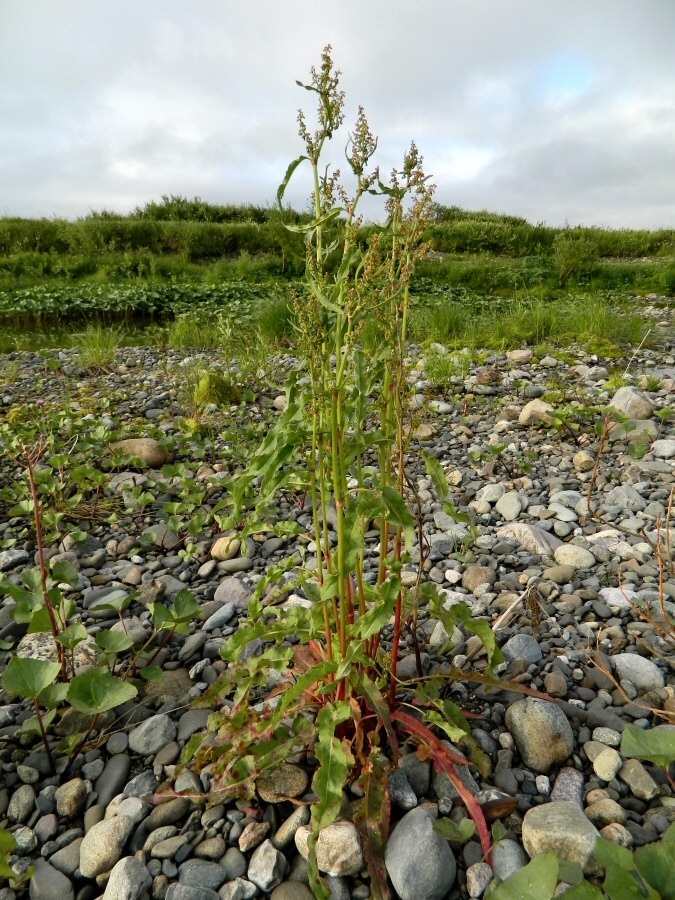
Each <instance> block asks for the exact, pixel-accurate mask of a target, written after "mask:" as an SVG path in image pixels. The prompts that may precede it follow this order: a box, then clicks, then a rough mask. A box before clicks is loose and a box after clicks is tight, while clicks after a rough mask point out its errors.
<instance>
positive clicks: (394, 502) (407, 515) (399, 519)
mask: <svg viewBox="0 0 675 900" xmlns="http://www.w3.org/2000/svg"><path fill="white" fill-rule="evenodd" d="M382 500H383V501H384V505H385V506H386V507H387V513H388V516H387V518H388V519H389V521H390V522H393V523H394V524H395V525H400V526H401V528H402V529H403V533H404V534H405V546H406V550H411V549H412V545H413V543H414V541H415V527H414V526H415V522H414V519H413V517H412V514H411V512H410V510H409V509H408V507H407V506H406V505H405V501H404V499H403V497H402V496H401V495H400V494H399V492H398V491H397V490H395V489H394V488H392V487H388V486H385V487H383V488H382Z"/></svg>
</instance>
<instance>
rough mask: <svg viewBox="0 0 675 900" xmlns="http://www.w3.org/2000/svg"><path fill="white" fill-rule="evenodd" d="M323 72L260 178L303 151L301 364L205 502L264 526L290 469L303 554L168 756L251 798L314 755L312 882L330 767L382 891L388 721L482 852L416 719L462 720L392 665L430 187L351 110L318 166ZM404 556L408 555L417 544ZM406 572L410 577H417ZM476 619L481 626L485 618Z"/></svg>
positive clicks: (450, 723)
mask: <svg viewBox="0 0 675 900" xmlns="http://www.w3.org/2000/svg"><path fill="white" fill-rule="evenodd" d="M339 74H340V73H339V72H338V71H336V70H335V69H334V67H333V63H332V59H331V53H330V47H326V49H325V50H324V52H323V55H322V59H321V66H320V68H319V69H318V70H316V69H314V68H313V69H312V70H311V80H310V83H309V84H301V83H300V82H298V84H300V86H301V87H302V88H304V89H305V90H307V91H309V92H310V93H312V94H314V95H315V97H316V98H317V101H318V103H317V126H316V129H315V130H314V131H311V130H310V128H309V126H308V125H307V120H306V117H305V114H304V113H303V112H302V111H301V112H300V113H299V114H298V123H299V133H300V137H301V139H302V141H303V143H304V146H305V152H304V153H303V154H302V155H301V156H299V157H298V158H297V159H295V160H294V161H293V162H292V163H291V164H290V166H289V167H288V170H287V172H286V176H285V178H284V181H283V183H282V184H281V186H280V188H279V191H278V200H279V203H280V204H281V203H282V201H283V197H284V194H285V191H286V188H287V186H288V184H289V182H290V180H291V179H292V178H293V176H294V175H295V173H296V171H297V170H298V168H299V167H300V166H302V165H308V166H309V167H310V169H311V173H312V179H313V194H312V208H313V215H312V220H311V221H309V222H307V223H305V224H301V225H296V226H293V227H294V228H295V229H297V230H298V231H301V232H302V233H303V235H304V238H305V243H306V290H305V291H304V292H303V293H302V295H300V294H299V295H298V296H297V297H296V298H295V313H296V319H297V322H298V352H299V355H300V358H301V360H302V366H301V368H300V370H299V374H301V375H303V374H304V373H305V372H306V374H307V377H303V378H299V377H298V373H297V372H296V373H293V374H292V375H291V377H290V378H289V382H288V385H287V399H288V403H287V408H286V410H285V411H284V412H283V414H282V415H281V416H280V417H279V419H278V420H277V422H276V424H275V426H274V427H273V428H272V429H271V430H270V432H269V433H268V435H267V436H266V438H265V440H264V441H263V443H262V445H261V447H260V448H259V450H258V452H257V453H256V454H255V455H254V458H253V459H252V460H251V462H250V464H249V466H248V469H247V470H246V471H245V472H244V473H243V474H239V475H237V476H236V477H235V478H233V479H232V482H231V485H230V491H231V497H230V500H229V501H228V502H224V503H223V504H221V507H222V508H221V509H219V510H217V514H218V516H219V521H220V524H221V526H222V527H228V528H229V527H234V526H236V527H237V528H239V529H240V531H241V533H242V536H246V535H248V534H250V533H253V532H256V531H263V530H266V529H267V530H273V531H276V533H288V532H289V531H290V530H291V528H292V525H293V524H294V523H284V522H276V524H270V522H272V521H273V517H270V507H271V504H273V502H274V500H275V498H276V496H277V495H278V494H279V493H280V492H284V491H285V492H292V491H293V490H297V488H298V486H301V490H306V491H307V492H308V495H309V497H310V499H311V507H312V510H311V512H312V523H313V539H314V540H313V543H314V545H315V547H316V561H315V562H313V561H311V560H308V561H306V562H301V561H300V559H299V557H296V558H294V559H290V560H289V561H288V562H287V563H286V564H285V565H280V566H277V567H274V568H273V569H272V570H271V571H269V572H268V573H267V575H266V576H265V577H264V578H263V579H262V580H261V581H260V583H259V584H258V586H257V589H256V592H255V594H254V595H253V597H252V599H251V602H250V605H249V613H250V619H249V620H248V621H247V623H246V624H244V625H242V626H241V627H240V628H239V629H238V630H237V632H236V633H235V634H234V635H233V636H232V637H231V638H230V640H229V641H228V643H227V644H226V645H225V647H224V648H223V658H224V659H225V660H227V661H228V662H230V666H229V668H228V669H227V670H226V671H225V673H224V674H223V676H222V677H221V679H220V680H219V681H218V682H217V683H216V684H215V685H214V686H213V688H212V689H211V691H210V692H209V694H208V696H207V698H206V702H207V703H209V704H214V703H218V702H219V701H220V702H221V703H222V701H224V700H225V699H226V698H228V700H227V704H226V705H224V706H223V711H222V712H220V713H217V714H215V715H213V716H212V717H211V720H210V729H211V732H212V733H211V734H210V735H209V736H208V738H207V739H204V738H203V737H199V736H196V737H195V738H194V739H193V740H192V741H191V742H190V743H189V744H188V746H187V747H186V750H185V753H184V760H185V761H188V760H190V759H192V758H193V757H194V758H195V760H196V763H197V765H198V766H200V767H201V768H206V769H208V771H209V772H210V775H211V785H212V790H213V792H214V794H215V795H216V796H217V797H218V799H219V800H222V799H224V798H227V797H228V796H245V797H248V798H251V797H253V796H254V794H255V781H256V778H257V777H258V776H259V775H260V774H261V773H263V772H264V771H265V770H268V769H271V768H274V767H275V766H277V765H279V764H280V763H281V762H283V761H284V760H288V759H289V758H294V759H297V758H301V759H303V758H305V757H304V756H303V754H306V753H307V752H311V753H313V754H314V757H315V759H316V762H317V764H318V765H317V767H316V771H315V774H314V779H313V783H312V787H313V791H314V793H315V794H316V798H317V799H316V802H314V803H313V804H312V815H311V824H312V834H311V836H310V839H309V871H310V878H311V882H312V886H313V889H314V891H315V894H316V896H318V897H327V896H329V892H328V891H327V889H326V887H325V886H324V885H323V883H322V882H321V879H320V876H319V872H318V868H317V864H316V840H317V837H318V835H319V833H320V831H321V829H323V828H324V827H326V826H327V825H329V824H330V823H331V822H333V821H334V820H335V819H336V818H337V817H338V815H339V814H340V809H341V805H342V792H343V788H344V787H345V785H346V783H347V782H348V781H350V780H353V779H354V778H357V777H358V778H359V784H360V786H361V789H362V791H363V796H364V799H363V802H362V803H361V806H360V808H359V810H358V812H357V813H356V816H355V822H356V824H357V826H358V827H359V829H360V831H361V834H362V837H363V845H364V853H365V856H366V860H367V863H368V867H369V871H370V875H371V882H372V890H373V896H374V897H388V896H389V888H388V886H387V878H386V873H385V870H384V863H383V858H384V847H385V844H386V840H387V834H388V827H389V810H390V803H389V794H388V781H387V777H388V772H389V770H390V768H391V767H395V766H396V764H397V760H398V756H399V735H404V736H405V737H407V738H410V739H413V740H414V741H415V742H416V743H417V744H419V745H420V748H421V749H420V750H419V751H418V752H420V753H421V754H422V755H423V756H424V757H425V758H428V757H432V758H433V759H434V762H435V765H436V768H437V769H438V770H442V771H445V772H447V774H448V775H449V777H450V778H451V779H452V781H453V783H454V784H455V786H456V787H457V789H458V791H459V793H460V796H461V797H462V800H463V802H464V803H465V805H466V807H467V809H468V810H469V812H470V814H471V816H472V818H473V819H474V822H475V824H476V826H477V828H478V831H479V835H480V838H481V842H482V844H483V848H484V852H485V853H486V854H487V853H488V852H489V846H490V841H489V835H488V831H487V827H486V824H485V820H484V818H483V815H482V812H481V810H480V807H479V806H478V804H477V802H476V801H475V799H474V798H473V797H472V795H471V794H470V793H469V792H468V791H467V789H466V788H465V787H464V785H463V783H462V781H461V780H460V778H459V776H458V773H457V770H456V768H455V765H456V764H463V765H466V764H468V763H469V760H467V759H466V758H465V757H463V756H461V755H460V754H459V753H458V752H455V751H453V750H451V749H450V748H449V747H448V746H447V745H446V744H445V743H443V742H442V741H441V740H440V739H439V738H438V736H437V735H436V734H435V733H434V732H433V731H432V730H431V728H430V727H429V724H427V722H428V723H433V724H434V725H438V726H439V727H440V728H441V730H442V731H443V732H444V734H445V736H446V737H450V739H451V740H460V739H466V740H469V741H470V729H469V727H468V725H467V723H466V720H465V719H464V717H463V716H462V715H461V713H460V711H459V710H458V709H457V708H456V707H455V706H454V705H453V704H452V703H450V702H449V701H448V700H446V699H442V698H441V694H440V691H439V690H438V689H436V690H434V689H433V687H429V686H428V685H427V686H425V688H424V690H423V692H422V695H420V697H419V698H418V699H417V700H416V701H415V702H414V704H413V703H412V702H411V701H409V702H408V706H409V708H408V709H405V708H404V706H405V704H404V703H403V702H402V696H401V692H400V691H399V687H400V684H399V679H398V677H397V657H398V650H399V642H400V638H401V632H402V629H403V626H404V622H405V621H406V619H407V618H408V616H409V615H410V614H411V609H412V608H413V607H414V601H415V600H416V599H417V598H416V597H412V598H408V597H407V596H406V592H405V591H404V588H403V583H402V578H401V571H402V568H403V566H404V564H405V563H406V562H408V561H409V559H410V551H411V550H412V547H413V543H414V540H415V534H416V531H415V519H414V517H413V515H412V514H411V512H410V510H409V508H408V505H407V502H406V500H407V496H406V495H407V487H406V485H407V482H406V466H405V464H406V456H407V454H408V453H409V451H410V446H409V444H410V441H411V432H412V428H411V423H410V422H409V414H408V411H409V390H408V383H407V378H406V375H407V372H406V338H407V325H408V314H409V307H410V302H411V298H410V293H409V285H410V279H411V275H412V272H413V268H414V265H415V263H416V261H417V260H418V259H420V258H421V257H422V256H423V255H424V253H425V249H426V248H425V246H424V244H423V241H422V235H423V232H424V230H425V227H426V225H427V222H428V218H429V215H430V211H431V202H432V195H433V187H432V186H431V185H430V184H429V182H428V180H427V177H426V176H425V175H424V173H423V170H422V158H421V156H420V155H419V153H418V151H417V148H416V147H415V146H414V145H412V146H411V148H410V150H409V151H408V152H407V153H406V154H405V157H404V160H403V164H402V167H401V169H400V170H397V171H394V172H393V173H392V175H391V178H390V180H389V181H388V182H387V183H385V182H384V181H383V180H382V178H381V176H380V171H379V169H378V168H376V167H375V168H371V165H370V164H371V160H372V157H373V155H374V153H375V151H376V148H377V141H376V139H375V137H374V136H373V134H372V133H371V131H370V127H369V125H368V122H367V119H366V117H365V114H364V111H363V109H359V112H358V116H357V119H356V125H355V127H354V130H353V131H352V133H351V134H350V137H349V141H348V144H347V148H346V153H345V156H346V162H347V165H348V168H349V171H350V173H351V175H350V177H351V179H352V181H353V182H355V186H354V188H353V192H352V193H351V194H348V192H347V190H346V188H345V187H344V186H343V184H342V182H341V180H340V178H341V176H340V172H339V171H338V170H331V169H330V167H329V166H328V167H324V163H323V157H324V155H325V152H326V149H327V145H328V144H329V142H330V141H331V139H332V138H333V137H334V136H335V134H336V132H337V131H338V129H339V127H340V126H341V124H342V122H343V109H344V94H343V93H342V92H341V91H340V89H339ZM367 195H374V196H376V197H380V198H381V200H382V203H383V204H384V207H385V210H386V224H385V225H383V226H382V227H380V228H378V229H375V230H374V232H373V233H372V236H371V237H369V239H368V240H367V241H364V240H363V238H362V234H361V224H362V218H361V214H360V211H359V208H360V205H361V201H362V200H363V199H364V198H365V197H366V196H367ZM366 325H367V326H368V332H367V333H368V338H369V339H368V342H367V345H366V343H365V341H364V333H365V327H366ZM366 346H367V348H368V349H367V350H366ZM427 462H428V467H429V472H430V475H431V476H432V477H433V479H434V482H435V484H436V487H437V491H438V493H439V495H440V496H441V498H442V499H443V500H445V499H446V498H447V495H448V488H447V483H446V482H445V480H444V476H443V473H442V470H441V467H440V466H439V465H438V463H437V462H435V460H428V461H427ZM228 503H229V508H228ZM329 522H330V524H331V526H332V529H331V528H329ZM371 523H377V527H378V528H379V557H378V561H377V577H376V579H373V578H372V577H369V578H368V579H366V577H365V572H364V569H365V555H366V552H367V542H366V533H367V531H368V530H369V529H370V528H371ZM420 555H421V559H420V566H421V563H422V561H423V554H422V546H421V545H420ZM291 571H292V572H293V575H292V576H291V578H290V580H289V578H288V573H289V572H291ZM420 571H421V569H420ZM284 578H285V579H286V580H284ZM420 583H421V577H419V578H418V582H417V591H419V587H420ZM291 586H292V587H294V588H295V589H296V590H301V591H302V592H303V594H304V602H300V603H294V604H283V603H281V604H279V603H277V600H279V599H283V597H284V596H285V595H286V594H287V593H288V591H289V587H291ZM411 600H412V601H413V602H410V601H411ZM440 614H441V615H442V616H443V617H444V621H445V622H446V624H447V627H449V628H452V627H454V623H455V622H458V621H462V622H464V623H465V625H466V626H467V627H471V625H472V623H471V622H470V621H469V618H470V617H469V612H468V609H467V608H466V607H455V608H454V609H453V610H452V611H451V612H447V611H444V610H442V607H440ZM392 620H393V623H394V625H393V640H392V643H391V649H390V650H389V652H385V647H384V645H383V639H382V636H383V630H384V629H385V628H387V627H388V626H389V624H390V622H391V621H392ZM451 620H452V621H451ZM481 624H482V625H484V626H485V630H486V631H487V632H488V633H489V628H488V626H487V622H482V623H481ZM473 630H478V629H476V628H474V629H473ZM483 634H484V633H482V634H481V637H483ZM256 638H261V639H263V640H264V641H266V642H267V649H266V650H265V652H263V653H262V654H261V655H257V656H256V655H252V656H251V655H250V654H243V656H242V651H243V650H244V648H245V647H246V646H247V645H248V644H249V642H250V641H252V640H254V639H256ZM298 638H299V640H298ZM488 651H489V656H490V661H491V663H494V662H496V661H497V659H498V656H497V654H498V650H497V649H496V647H495V645H494V640H492V643H491V644H490V645H489V646H488ZM420 674H421V672H420ZM271 676H272V677H271ZM406 696H408V697H410V696H412V695H411V694H410V692H408V694H407V695H406ZM256 700H258V701H260V702H258V703H256ZM413 706H416V707H417V709H415V708H413ZM424 709H426V710H427V712H426V715H425V718H426V721H423V720H422V717H421V710H424Z"/></svg>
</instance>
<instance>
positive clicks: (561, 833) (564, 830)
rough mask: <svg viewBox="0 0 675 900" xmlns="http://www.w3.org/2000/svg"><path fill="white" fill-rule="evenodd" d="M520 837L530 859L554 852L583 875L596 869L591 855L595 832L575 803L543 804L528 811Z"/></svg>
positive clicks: (594, 828) (595, 837)
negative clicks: (580, 867)
mask: <svg viewBox="0 0 675 900" xmlns="http://www.w3.org/2000/svg"><path fill="white" fill-rule="evenodd" d="M522 837H523V846H524V847H525V850H526V851H527V852H528V854H529V856H530V858H532V857H534V856H538V855H539V854H540V853H546V851H547V850H555V851H556V853H557V854H558V856H559V857H561V858H562V859H566V860H568V861H569V862H576V863H579V865H580V866H582V868H583V870H584V872H586V873H587V874H588V873H592V872H594V871H595V870H596V866H595V864H594V862H593V860H592V856H593V850H594V848H595V842H596V841H597V839H598V837H599V833H598V830H597V828H596V827H595V825H593V824H592V823H591V822H589V820H588V819H587V818H586V816H585V815H584V812H583V810H582V809H580V808H579V807H578V806H577V805H576V803H572V802H569V801H563V802H561V803H544V804H542V805H541V806H535V807H534V808H533V809H530V810H528V811H527V812H526V813H525V818H524V819H523V831H522Z"/></svg>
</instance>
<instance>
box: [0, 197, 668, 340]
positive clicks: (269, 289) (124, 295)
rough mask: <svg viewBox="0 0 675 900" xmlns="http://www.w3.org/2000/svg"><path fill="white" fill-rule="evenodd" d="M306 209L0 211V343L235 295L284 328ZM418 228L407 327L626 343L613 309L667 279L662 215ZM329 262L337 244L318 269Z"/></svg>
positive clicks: (198, 205) (142, 319) (267, 330)
mask: <svg viewBox="0 0 675 900" xmlns="http://www.w3.org/2000/svg"><path fill="white" fill-rule="evenodd" d="M310 220H311V214H310V213H309V212H302V213H300V212H297V211H294V210H292V209H290V208H284V209H281V208H278V207H259V206H252V205H242V206H234V205H217V204H211V203H207V202H205V201H203V200H201V199H199V198H194V199H191V200H190V199H187V198H185V197H181V196H174V195H172V196H164V197H162V199H161V201H159V202H155V201H150V202H148V203H146V204H145V206H143V207H137V208H136V209H134V210H133V211H132V212H130V213H128V214H118V213H114V212H111V211H102V212H92V213H91V214H90V215H88V216H87V217H85V218H83V219H79V220H77V221H74V222H71V221H65V220H61V219H39V220H33V219H17V218H4V219H0V325H1V326H2V328H1V329H0V352H5V351H8V350H11V349H13V348H14V347H16V346H19V347H25V346H29V345H30V343H31V342H32V343H33V344H34V345H35V346H49V345H52V346H53V345H55V344H58V343H62V342H63V334H64V329H68V330H69V331H71V332H72V328H70V327H69V326H70V325H71V323H73V322H76V323H83V322H85V323H86V322H89V321H92V320H96V321H99V322H102V323H104V324H109V323H111V322H124V323H125V324H127V325H129V326H131V328H132V331H136V330H137V329H139V328H140V327H142V326H144V325H147V324H148V323H161V324H167V323H171V321H173V320H174V319H175V318H176V317H179V316H180V315H181V314H182V313H184V312H190V314H193V313H194V312H195V311H196V310H199V311H201V312H202V313H203V314H204V315H205V316H209V317H212V316H213V315H214V314H215V313H217V312H222V311H226V312H228V313H235V314H237V315H240V314H242V312H243V310H244V309H246V310H247V311H249V312H250V313H251V314H253V315H255V316H256V317H258V324H259V328H260V333H261V335H262V336H263V337H264V338H265V339H267V340H272V341H280V340H281V341H288V340H290V339H292V338H293V336H294V331H293V314H292V303H291V297H292V295H293V294H294V293H295V292H297V291H302V290H303V288H302V279H301V276H302V275H303V272H304V267H305V247H304V238H303V229H305V228H306V226H307V224H308V223H309V221H310ZM343 226H344V220H343V218H341V217H340V216H338V217H337V218H335V219H332V220H331V221H329V222H327V223H326V224H325V226H324V231H325V240H326V241H327V245H331V246H337V245H336V244H334V242H335V240H336V238H337V237H338V234H339V230H340V228H342V227H343ZM423 238H424V242H425V245H426V246H427V248H428V250H429V252H428V254H427V256H426V257H425V258H424V259H421V260H420V261H419V263H418V265H417V268H416V272H415V275H414V276H413V278H412V280H411V292H412V294H413V295H414V297H415V305H414V306H413V307H412V308H411V322H410V329H411V337H413V338H414V339H420V338H421V337H422V336H424V337H425V338H431V339H432V340H439V341H449V342H450V344H451V345H455V344H456V343H461V345H462V346H464V345H467V346H472V347H481V346H482V347H491V348H495V349H498V348H501V347H507V346H514V345H516V346H517V345H518V344H519V343H522V342H523V341H526V342H528V343H532V342H542V341H547V340H550V341H557V342H565V341H569V340H570V336H571V335H572V336H574V337H575V338H577V339H583V340H588V339H589V337H596V338H598V339H599V338H600V337H603V336H604V338H606V339H607V340H608V341H611V342H614V343H617V344H624V343H633V342H634V341H635V338H636V334H637V332H638V331H639V330H640V325H639V322H638V320H637V317H636V316H632V317H631V316H630V315H623V314H622V315H620V316H619V317H618V320H617V317H615V315H614V313H615V311H616V310H617V309H618V310H619V311H624V312H627V311H628V310H629V305H630V303H631V302H632V301H633V300H634V297H635V296H636V295H645V294H648V293H652V292H653V293H657V294H665V295H667V296H672V295H673V293H675V230H672V229H670V230H665V229H664V230H661V231H644V230H629V229H623V230H611V229H603V228H581V227H576V228H573V227H566V228H554V227H549V226H546V225H542V224H537V225H533V224H531V223H529V222H527V221H526V220H525V219H522V218H519V217H517V216H509V215H498V214H496V213H490V212H485V211H480V212H470V211H466V210H462V209H459V208H458V207H446V206H442V205H439V204H434V205H433V209H432V211H431V214H430V216H429V217H428V221H427V223H426V225H425V232H424V235H423ZM373 239H377V240H380V241H384V240H386V237H385V236H384V235H383V233H382V230H381V227H380V226H377V225H373V224H365V225H364V224H361V223H359V225H358V227H357V229H356V231H355V235H354V242H355V246H356V247H358V248H359V250H364V249H365V248H366V247H367V246H368V245H369V244H370V243H371V242H372V241H373ZM338 262H339V260H338V254H337V253H336V251H335V250H333V252H332V253H331V254H328V255H327V258H326V260H325V266H326V270H327V271H328V272H331V271H333V270H334V268H335V267H336V266H337V265H338ZM367 327H369V326H367ZM54 329H56V332H54ZM59 329H60V330H59ZM196 330H197V331H201V330H202V329H196ZM638 340H639V337H638ZM366 343H367V338H366Z"/></svg>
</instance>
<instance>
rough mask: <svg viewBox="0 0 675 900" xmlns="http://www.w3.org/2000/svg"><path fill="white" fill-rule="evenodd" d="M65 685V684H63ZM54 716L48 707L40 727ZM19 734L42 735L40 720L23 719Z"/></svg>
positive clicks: (54, 712) (44, 726) (47, 725)
mask: <svg viewBox="0 0 675 900" xmlns="http://www.w3.org/2000/svg"><path fill="white" fill-rule="evenodd" d="M64 687H65V685H64ZM55 716H56V710H55V709H49V710H47V712H46V713H43V714H42V727H43V728H44V730H45V731H47V729H48V728H49V726H50V725H51V724H52V722H53V721H54V717H55ZM19 734H36V735H39V736H40V737H42V729H41V728H40V720H39V719H38V717H37V716H31V717H30V718H29V719H25V720H24V721H23V722H22V723H21V727H20V728H19ZM0 852H1V851H0Z"/></svg>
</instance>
